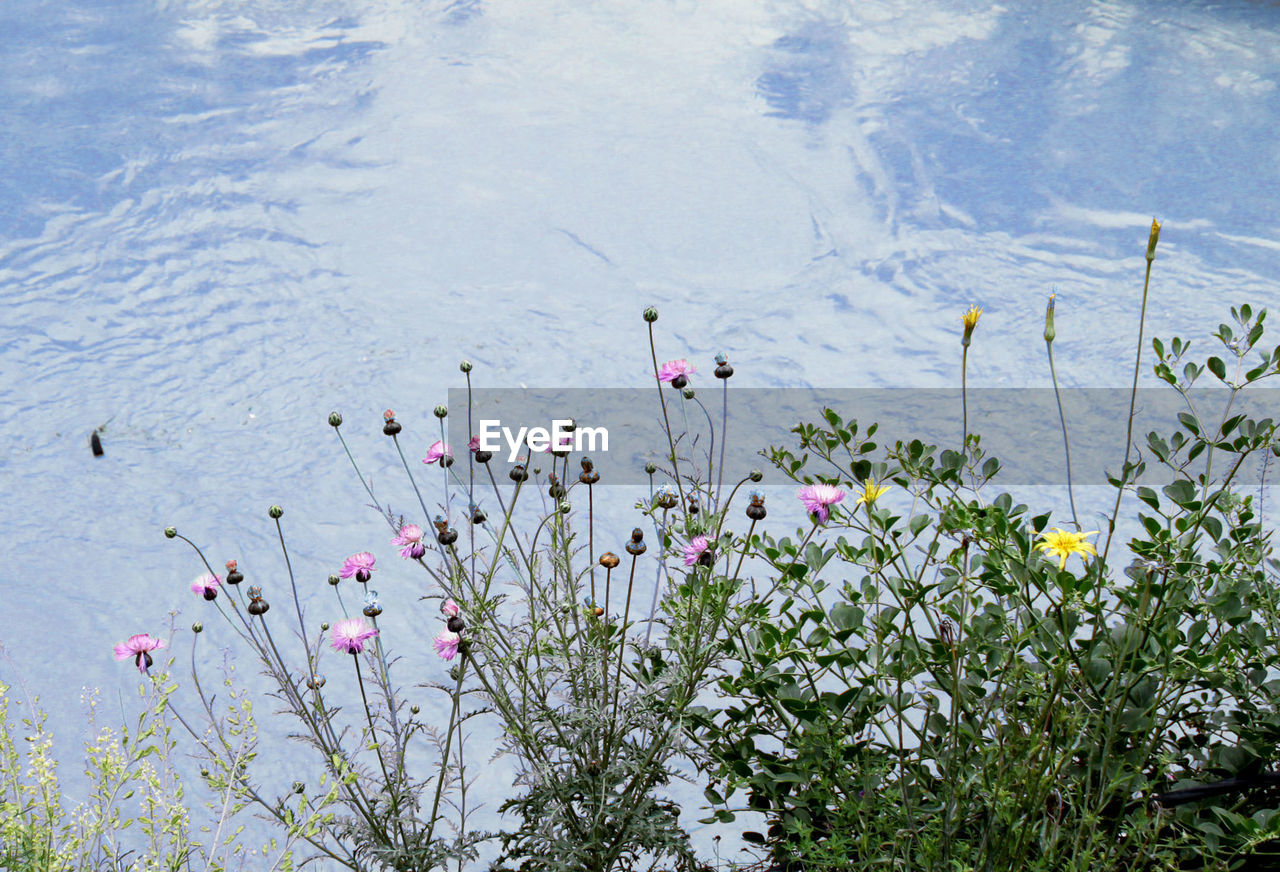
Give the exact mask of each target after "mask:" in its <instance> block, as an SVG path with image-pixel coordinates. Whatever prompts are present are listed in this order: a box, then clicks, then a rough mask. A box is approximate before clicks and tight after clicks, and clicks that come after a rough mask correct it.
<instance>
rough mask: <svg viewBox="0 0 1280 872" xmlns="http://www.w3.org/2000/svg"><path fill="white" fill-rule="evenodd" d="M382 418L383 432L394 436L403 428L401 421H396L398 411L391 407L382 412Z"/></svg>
mask: <svg viewBox="0 0 1280 872" xmlns="http://www.w3.org/2000/svg"><path fill="white" fill-rule="evenodd" d="M382 420H383V422H384V423H383V425H382V432H383V433H386V434H387V435H388V436H394V435H396V434H397V433H399V432H400V431H401V430H402V429H403V428H402V427H401V426H400V423H399V422H398V421H396V413H395V412H393V411H391V410H390V409H387V410H386V411H385V412H383V413H382Z"/></svg>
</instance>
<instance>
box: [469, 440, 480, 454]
mask: <svg viewBox="0 0 1280 872" xmlns="http://www.w3.org/2000/svg"><path fill="white" fill-rule="evenodd" d="M467 450H468V451H470V452H471V453H472V454H475V453H476V452H477V451H479V450H480V437H479V436H472V437H471V441H470V442H468V443H467Z"/></svg>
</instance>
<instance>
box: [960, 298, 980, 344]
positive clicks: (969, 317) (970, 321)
mask: <svg viewBox="0 0 1280 872" xmlns="http://www.w3.org/2000/svg"><path fill="white" fill-rule="evenodd" d="M981 317H982V309H980V308H978V307H977V306H970V307H969V311H968V312H965V313H964V314H963V315H961V316H960V322H961V323H962V324H964V338H963V339H962V340H960V341H961V343H962V344H964V345H968V344H969V337H970V336H972V335H973V328H974V327H977V326H978V319H979V318H981Z"/></svg>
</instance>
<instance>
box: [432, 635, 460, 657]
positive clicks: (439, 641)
mask: <svg viewBox="0 0 1280 872" xmlns="http://www.w3.org/2000/svg"><path fill="white" fill-rule="evenodd" d="M432 644H434V645H435V649H436V653H437V654H439V655H440V656H441V657H443V658H444V659H445V660H452V659H453V658H454V657H456V656H457V654H458V646H459V645H460V644H462V637H461V636H459V635H458V634H457V633H455V632H453V631H451V630H441V631H440V635H439V636H436V639H435V642H434V643H432Z"/></svg>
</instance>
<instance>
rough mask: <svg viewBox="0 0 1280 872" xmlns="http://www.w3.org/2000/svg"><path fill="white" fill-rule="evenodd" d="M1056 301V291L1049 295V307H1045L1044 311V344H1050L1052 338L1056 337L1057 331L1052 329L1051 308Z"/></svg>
mask: <svg viewBox="0 0 1280 872" xmlns="http://www.w3.org/2000/svg"><path fill="white" fill-rule="evenodd" d="M1057 299H1058V294H1057V292H1056V291H1055V292H1054V293H1052V294H1050V295H1049V305H1048V306H1047V307H1045V310H1044V341H1045V342H1052V341H1053V340H1054V337H1056V336H1057V335H1058V331H1057V330H1056V329H1054V326H1053V306H1054V303H1055V302H1056V301H1057Z"/></svg>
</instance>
